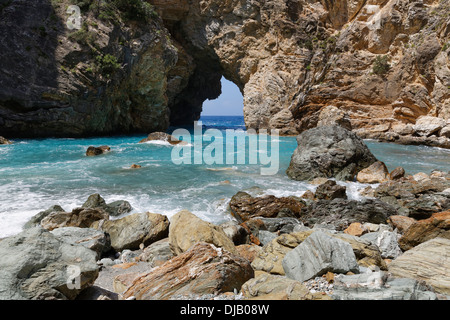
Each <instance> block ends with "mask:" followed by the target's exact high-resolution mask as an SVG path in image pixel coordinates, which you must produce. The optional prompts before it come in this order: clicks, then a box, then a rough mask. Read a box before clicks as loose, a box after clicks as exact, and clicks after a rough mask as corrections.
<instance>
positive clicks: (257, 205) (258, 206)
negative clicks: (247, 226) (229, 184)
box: [229, 191, 305, 222]
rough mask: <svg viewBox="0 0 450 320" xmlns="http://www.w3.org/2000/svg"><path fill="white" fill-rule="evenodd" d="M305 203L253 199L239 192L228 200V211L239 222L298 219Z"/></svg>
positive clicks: (270, 196) (262, 197)
mask: <svg viewBox="0 0 450 320" xmlns="http://www.w3.org/2000/svg"><path fill="white" fill-rule="evenodd" d="M304 206H305V203H304V202H303V201H302V200H301V199H298V198H295V197H281V198H278V197H275V196H273V195H265V196H261V197H253V196H251V195H250V194H248V193H246V192H242V191H239V192H238V193H236V194H235V195H234V196H233V197H232V198H231V200H230V204H229V207H230V210H231V214H232V215H233V217H235V218H236V219H237V220H238V221H239V222H244V221H247V220H248V219H250V218H252V217H265V218H276V217H299V216H300V214H301V210H302V208H303V207H304Z"/></svg>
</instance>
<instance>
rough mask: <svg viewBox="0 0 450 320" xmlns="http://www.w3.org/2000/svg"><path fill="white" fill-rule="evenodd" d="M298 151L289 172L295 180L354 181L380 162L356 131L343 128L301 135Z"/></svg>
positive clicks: (337, 127)
mask: <svg viewBox="0 0 450 320" xmlns="http://www.w3.org/2000/svg"><path fill="white" fill-rule="evenodd" d="M297 143H298V146H297V149H295V151H294V153H293V155H292V158H291V162H290V164H289V167H288V169H287V171H286V173H287V175H288V176H289V178H291V179H293V180H312V179H314V178H317V177H325V178H336V180H350V181H353V178H354V176H355V175H356V173H358V172H359V171H361V170H362V169H365V168H367V167H368V166H370V165H371V164H372V163H374V162H376V161H377V159H376V158H375V156H374V155H373V154H372V153H371V152H370V150H369V149H368V148H367V146H366V145H365V144H364V142H363V141H362V140H361V139H360V138H359V137H358V136H357V135H356V134H355V133H353V132H351V131H348V130H347V129H344V128H342V127H340V126H323V127H317V128H313V129H310V130H307V131H305V132H303V133H301V134H300V135H299V136H297Z"/></svg>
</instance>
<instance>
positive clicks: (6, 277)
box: [0, 227, 99, 300]
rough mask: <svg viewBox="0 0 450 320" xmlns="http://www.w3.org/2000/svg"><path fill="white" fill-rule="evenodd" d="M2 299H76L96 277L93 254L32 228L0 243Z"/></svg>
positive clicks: (0, 295)
mask: <svg viewBox="0 0 450 320" xmlns="http://www.w3.org/2000/svg"><path fill="white" fill-rule="evenodd" d="M0 255H1V256H2V259H1V260H0V270H1V272H0V288H2V290H0V299H1V300H22V299H28V300H44V299H45V300H57V299H58V300H66V299H75V298H76V296H77V295H78V294H79V293H80V292H81V291H82V290H84V289H85V288H87V287H89V286H91V285H92V284H93V283H94V281H95V279H96V278H97V276H98V272H99V270H98V266H97V263H96V253H95V252H94V251H92V250H90V249H88V248H86V247H84V246H82V245H78V244H71V243H68V242H66V241H63V240H61V239H59V238H58V237H56V236H55V235H53V234H52V233H50V232H48V231H47V230H45V229H43V228H40V227H34V228H31V229H27V230H25V231H23V232H21V233H19V234H17V235H15V236H12V237H9V238H6V239H3V240H2V241H1V242H0Z"/></svg>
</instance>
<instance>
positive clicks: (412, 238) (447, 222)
mask: <svg viewBox="0 0 450 320" xmlns="http://www.w3.org/2000/svg"><path fill="white" fill-rule="evenodd" d="M437 237H441V238H446V239H450V210H448V211H444V212H438V213H434V214H433V215H431V217H430V218H428V219H424V220H419V221H415V222H413V223H412V224H411V225H410V227H409V228H408V229H407V230H406V231H405V232H404V233H403V235H402V237H401V238H400V239H399V241H398V242H399V245H400V247H401V248H402V249H403V250H405V251H406V250H409V249H411V248H413V247H415V246H417V245H419V244H421V243H423V242H425V241H428V240H430V239H433V238H437Z"/></svg>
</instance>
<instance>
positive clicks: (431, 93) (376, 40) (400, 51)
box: [0, 0, 450, 146]
mask: <svg viewBox="0 0 450 320" xmlns="http://www.w3.org/2000/svg"><path fill="white" fill-rule="evenodd" d="M76 2H78V3H88V4H89V5H88V6H87V7H88V8H87V9H86V8H82V9H83V12H82V15H83V18H84V19H85V20H84V21H85V22H86V24H85V25H83V26H84V27H83V28H84V29H82V30H84V31H82V32H81V31H80V32H79V33H76V34H73V32H72V33H71V32H70V31H69V30H67V28H66V27H65V25H64V24H65V20H66V19H67V14H66V13H65V9H66V5H67V4H69V3H76ZM96 2H97V1H94V0H92V1H87V0H86V1H77V0H67V1H66V0H52V1H50V0H36V1H33V2H32V3H30V2H29V1H25V0H15V1H8V0H0V15H1V19H0V36H1V38H2V42H1V46H2V48H1V49H2V50H0V75H1V76H0V135H4V136H6V137H9V136H16V135H83V134H107V133H118V132H141V131H145V132H150V131H154V130H164V129H166V128H167V127H168V126H169V125H170V124H174V125H178V124H186V123H192V121H194V120H197V119H198V118H199V116H200V113H201V110H202V103H203V102H204V101H205V100H206V99H215V98H217V97H218V96H219V95H220V93H221V87H220V79H221V77H222V75H223V76H225V77H226V78H227V79H229V80H231V81H233V82H234V83H235V84H236V85H237V86H238V87H239V88H240V90H241V92H242V93H243V96H244V116H245V122H246V125H247V127H248V128H254V129H272V128H276V129H279V130H280V132H281V134H285V135H295V134H298V133H301V132H303V131H305V130H307V129H310V128H313V127H315V126H316V125H317V124H318V122H319V119H320V118H321V117H324V116H323V115H322V116H321V113H323V112H325V110H334V109H333V108H334V107H336V108H338V109H339V110H340V112H344V113H346V115H347V116H348V118H349V120H350V122H351V127H352V128H353V130H355V131H356V132H357V133H358V134H359V135H360V136H361V137H366V138H367V137H370V138H380V139H384V140H390V141H395V140H401V138H403V137H407V136H408V137H409V136H411V137H413V138H415V137H414V135H422V134H417V132H416V131H415V129H414V125H416V122H418V121H421V122H426V121H427V119H429V118H428V117H425V116H431V117H434V118H430V119H435V118H440V119H439V120H442V119H443V121H444V122H443V123H442V122H441V123H440V127H439V129H433V130H431V131H428V133H427V135H431V136H433V137H434V138H435V140H436V139H437V140H436V141H435V144H434V145H443V146H445V145H448V146H450V140H449V136H450V127H449V125H450V124H449V122H450V62H449V59H450V58H449V55H450V16H449V12H450V0H440V1H438V0H319V1H307V0H148V2H149V3H151V5H152V6H153V8H154V9H155V12H152V13H151V14H150V15H147V16H146V19H144V20H145V21H135V20H133V19H125V18H124V17H126V15H125V12H123V10H122V11H121V9H120V8H119V9H117V8H115V10H106V9H108V8H105V7H102V6H100V8H98V7H95V6H94V4H95V3H96ZM113 2H120V1H115V0H107V1H103V2H101V3H113ZM130 2H132V3H135V2H136V1H130ZM137 2H139V1H137ZM111 11H112V12H111ZM108 17H109V18H108ZM141 20H142V19H141ZM11 30H13V31H14V32H12V33H11V32H10V31H11ZM111 57H112V58H113V61H110V59H111ZM117 64H118V65H117ZM325 117H326V116H325ZM420 126H422V124H420ZM422 132H423V131H422ZM427 139H429V137H426V136H425V137H424V138H423V139H422V140H420V139H419V140H418V141H415V140H414V141H412V140H411V141H412V142H414V143H426V141H425V140H427ZM439 139H440V140H439ZM408 141H410V140H408Z"/></svg>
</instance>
